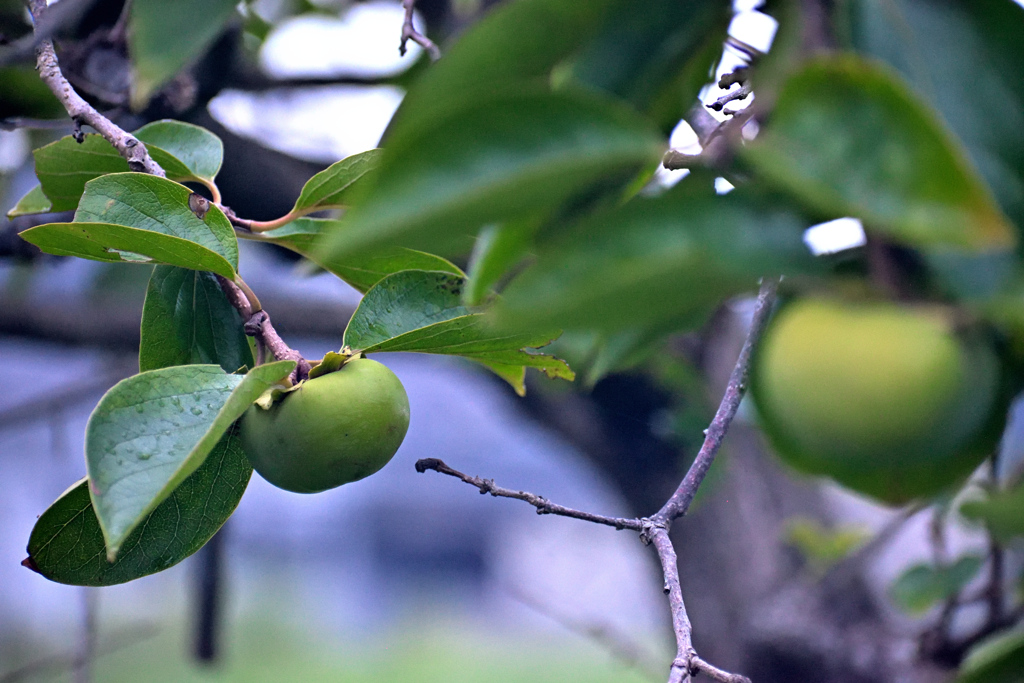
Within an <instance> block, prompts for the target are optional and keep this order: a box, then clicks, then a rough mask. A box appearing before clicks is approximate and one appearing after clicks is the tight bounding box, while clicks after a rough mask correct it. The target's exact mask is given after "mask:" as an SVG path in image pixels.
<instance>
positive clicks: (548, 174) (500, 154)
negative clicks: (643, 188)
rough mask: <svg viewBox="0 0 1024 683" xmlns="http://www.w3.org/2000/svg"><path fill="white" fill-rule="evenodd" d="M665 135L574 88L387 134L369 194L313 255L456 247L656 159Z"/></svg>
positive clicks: (526, 94)
mask: <svg viewBox="0 0 1024 683" xmlns="http://www.w3.org/2000/svg"><path fill="white" fill-rule="evenodd" d="M664 145H665V141H664V140H663V138H662V137H661V135H660V134H658V133H657V131H655V130H653V129H652V128H651V127H650V125H649V123H648V122H647V121H645V120H643V119H641V118H639V117H638V116H637V115H636V114H635V113H634V112H631V111H629V110H626V109H624V108H622V107H620V106H619V105H617V104H615V103H612V102H608V101H605V100H603V99H600V98H596V97H592V96H589V95H583V94H580V93H557V94H552V93H548V92H544V91H542V90H535V89H530V90H517V91H514V92H511V93H504V94H502V95H500V96H496V97H492V98H487V99H484V100H481V101H478V102H475V103H474V104H473V105H472V106H469V107H467V108H463V109H461V110H459V111H458V112H457V113H455V114H454V115H452V116H450V117H448V118H445V119H443V120H441V121H439V122H437V123H436V124H435V125H433V126H429V127H425V128H424V129H422V130H420V131H419V134H418V135H415V136H406V137H403V138H401V141H399V140H398V139H395V140H394V141H393V142H392V144H391V146H389V147H388V148H386V149H385V150H384V154H383V158H382V161H381V168H380V170H379V172H378V173H377V174H376V180H375V184H374V185H373V187H372V188H371V189H370V191H369V194H368V196H366V197H365V198H363V199H362V201H361V202H360V203H358V204H357V205H356V206H355V207H353V208H352V209H350V210H349V213H348V214H346V216H345V218H344V219H343V220H342V222H341V223H342V224H341V226H340V228H339V229H337V230H335V231H333V232H332V233H330V234H329V235H327V236H326V237H325V240H324V243H323V245H322V251H321V252H320V253H321V255H322V256H321V258H328V257H335V258H341V257H344V256H348V255H351V254H358V253H361V252H367V251H373V250H375V249H380V248H382V247H384V246H404V247H409V248H413V249H420V248H422V249H429V250H430V251H434V252H439V253H444V252H446V251H453V250H465V249H467V248H468V247H469V236H471V235H473V234H475V233H476V232H477V230H478V229H479V228H480V227H481V226H482V225H485V224H487V223H492V222H504V221H508V220H514V219H517V218H522V217H527V216H530V215H533V214H535V213H536V212H537V211H539V210H543V209H545V208H548V207H551V206H553V205H555V204H558V203H559V202H561V201H562V200H564V199H566V198H568V197H570V196H571V195H573V194H574V193H576V192H579V191H580V190H582V189H583V188H586V187H588V186H590V185H592V184H593V183H595V182H597V181H599V180H600V179H602V178H607V177H609V176H618V175H621V174H623V173H629V172H632V171H636V170H639V169H640V168H641V167H643V166H644V165H647V164H653V163H655V162H656V161H657V159H658V158H659V156H660V154H661V153H662V152H663V151H664Z"/></svg>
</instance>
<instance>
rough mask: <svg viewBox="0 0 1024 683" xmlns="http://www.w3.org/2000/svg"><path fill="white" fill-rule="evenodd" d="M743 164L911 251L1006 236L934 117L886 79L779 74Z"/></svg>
mask: <svg viewBox="0 0 1024 683" xmlns="http://www.w3.org/2000/svg"><path fill="white" fill-rule="evenodd" d="M745 156H746V158H747V159H748V161H749V162H750V163H752V164H753V165H754V167H755V168H756V169H757V170H758V171H759V172H760V173H761V174H762V175H764V176H765V177H767V178H769V179H771V180H772V181H773V182H775V183H776V184H778V185H779V186H780V187H782V188H785V189H786V190H787V191H789V192H790V193H792V194H793V196H795V197H798V198H799V199H800V200H801V201H803V202H805V203H806V204H807V205H808V206H809V207H812V208H813V209H815V210H817V211H820V212H822V213H823V214H825V215H832V216H842V215H851V216H856V217H858V218H860V219H862V220H863V221H864V223H865V224H866V225H867V226H868V228H869V229H872V230H877V231H879V232H884V233H885V234H887V235H889V236H890V237H892V238H893V239H894V240H897V241H899V242H902V243H904V244H907V245H911V246H922V247H927V246H946V247H961V248H969V249H974V250H978V251H985V250H998V249H1005V248H1009V247H1012V246H1014V244H1015V242H1016V235H1015V233H1014V230H1013V229H1012V227H1011V225H1010V224H1009V222H1008V221H1007V220H1006V218H1005V216H1003V214H1002V213H1001V211H1000V210H999V207H998V206H997V205H996V203H995V201H994V200H993V198H992V196H991V194H990V193H989V191H988V189H987V187H986V186H985V184H984V183H983V182H982V180H981V178H980V177H979V176H978V174H977V173H976V172H975V170H974V169H973V167H972V166H971V164H970V163H969V161H968V160H967V158H966V156H965V155H964V154H963V153H962V151H961V149H960V147H959V146H958V144H957V143H956V141H955V140H954V138H953V137H952V136H951V135H950V133H949V132H948V131H947V130H946V129H945V127H944V126H943V124H942V122H941V121H940V120H939V118H938V117H937V116H935V115H934V113H933V112H932V111H931V110H930V109H929V108H928V107H927V106H926V105H925V104H923V103H922V102H921V101H920V100H919V99H918V98H917V97H916V96H915V95H914V94H913V93H912V92H911V91H910V90H909V89H908V88H907V87H906V86H905V85H904V84H903V83H902V82H901V81H900V79H899V78H897V77H896V76H895V75H894V74H892V73H890V72H889V71H887V70H884V69H881V68H879V67H878V66H876V65H873V64H871V63H869V62H866V61H863V60H860V59H857V58H854V57H843V58H831V59H819V60H817V61H815V62H812V63H810V64H808V65H807V66H806V67H804V68H803V69H802V70H801V71H799V72H797V73H796V74H794V75H793V76H791V77H790V78H789V80H788V81H787V82H786V83H785V85H784V86H783V88H782V90H781V92H780V93H779V98H778V102H777V104H776V107H775V109H774V111H773V113H772V116H771V118H770V119H769V121H768V123H767V125H765V127H764V128H763V129H762V132H761V134H760V135H759V136H758V138H757V141H756V142H755V143H753V144H751V145H749V146H748V147H747V148H746V153H745Z"/></svg>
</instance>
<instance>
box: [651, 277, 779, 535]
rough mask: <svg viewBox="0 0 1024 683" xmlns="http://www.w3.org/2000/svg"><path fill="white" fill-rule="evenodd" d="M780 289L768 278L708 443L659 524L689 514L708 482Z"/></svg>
mask: <svg viewBox="0 0 1024 683" xmlns="http://www.w3.org/2000/svg"><path fill="white" fill-rule="evenodd" d="M778 286H779V281H778V280H777V279H774V278H773V279H766V280H764V281H763V282H762V283H761V289H760V291H759V292H758V294H757V303H756V304H755V306H754V316H753V319H752V320H751V323H750V331H749V332H748V333H747V339H746V341H744V342H743V348H742V349H740V355H739V358H737V359H736V366H735V367H734V368H733V371H732V374H731V375H730V376H729V383H728V384H727V385H726V388H725V395H724V396H723V397H722V402H721V403H720V404H719V406H718V411H717V412H716V413H715V418H714V419H713V420H712V421H711V425H710V426H709V427H708V429H707V431H706V432H705V437H704V443H703V445H702V446H701V448H700V451H699V452H698V453H697V457H696V458H695V459H694V461H693V464H692V465H690V469H689V471H688V472H687V473H686V476H685V477H683V481H682V482H680V484H679V487H678V488H677V489H676V491H675V493H673V494H672V497H671V498H669V499H668V501H666V502H665V504H664V505H663V506H662V507H661V509H660V510H658V512H657V513H656V514H655V515H654V516H653V517H651V521H652V522H653V523H655V524H656V525H660V524H664V525H668V524H671V523H672V520H674V519H676V518H678V517H682V516H683V515H685V514H686V511H687V510H689V509H690V504H691V503H692V502H693V497H694V496H695V495H697V489H698V488H700V485H701V482H703V481H704V477H705V475H707V473H708V469H709V468H710V467H711V463H713V462H714V461H715V456H716V455H717V454H718V450H719V449H720V448H721V447H722V440H723V439H725V435H726V432H728V430H729V426H730V425H731V424H732V420H733V418H734V417H736V411H737V410H739V407H740V401H742V400H743V395H744V394H745V393H746V390H747V377H748V375H749V374H750V358H751V355H752V354H753V352H754V349H755V348H756V347H757V344H758V342H759V341H760V339H761V335H762V334H763V333H764V330H765V328H766V327H767V326H768V320H769V319H770V318H771V313H772V308H773V307H774V305H775V297H776V292H777V290H778Z"/></svg>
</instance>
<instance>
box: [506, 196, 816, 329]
mask: <svg viewBox="0 0 1024 683" xmlns="http://www.w3.org/2000/svg"><path fill="white" fill-rule="evenodd" d="M807 224H808V221H807V220H806V219H805V218H804V217H803V216H801V215H800V214H799V213H797V212H796V211H794V210H792V209H791V208H790V207H788V206H787V205H785V204H782V203H779V202H778V201H777V200H775V199H773V198H770V197H765V196H762V195H760V194H753V193H748V192H746V191H745V190H734V191H733V192H731V193H730V194H728V195H724V196H716V195H708V194H706V193H704V192H703V191H700V192H695V191H694V190H693V189H692V188H691V187H690V184H689V183H687V182H686V181H683V182H682V183H680V184H679V185H678V186H676V187H675V188H673V190H671V191H670V192H668V193H666V194H664V195H662V196H660V197H657V198H653V199H652V198H645V197H638V198H636V199H634V200H632V201H630V202H629V203H628V204H626V205H624V206H622V207H621V208H618V209H614V210H612V211H608V212H606V213H603V214H598V215H595V216H593V217H592V218H589V219H586V220H584V221H583V222H582V223H581V224H579V225H577V226H575V227H574V228H573V229H572V230H570V231H568V232H566V233H564V234H561V235H559V236H557V237H556V238H554V239H552V240H550V241H548V242H546V243H543V244H539V245H538V247H537V251H538V254H539V255H538V260H537V263H536V265H534V266H533V267H531V268H530V269H528V270H527V271H525V272H524V273H523V274H522V275H521V276H519V277H518V278H517V279H516V280H514V281H513V282H512V283H511V284H510V285H509V286H508V288H506V290H505V292H504V294H503V296H504V298H503V300H502V301H501V302H499V303H498V305H497V306H496V307H495V311H494V313H495V317H496V319H497V320H496V322H497V323H498V324H499V325H500V326H502V327H504V326H505V325H515V326H531V327H532V326H544V325H561V326H563V327H565V328H571V329H583V330H588V329H594V330H606V331H613V330H618V329H626V328H629V329H634V328H638V327H641V326H659V325H660V326H661V327H662V328H663V329H665V331H666V332H667V331H671V330H673V329H684V328H686V327H689V326H692V325H696V324H699V323H701V322H703V320H704V319H705V316H706V315H708V314H709V313H710V312H711V310H712V309H713V308H714V307H715V306H717V305H718V304H719V303H720V302H721V301H722V299H723V298H725V297H728V296H732V295H735V294H739V293H741V292H743V291H746V290H750V289H753V288H755V287H756V286H757V282H758V280H759V278H761V277H766V276H770V275H777V274H780V273H787V274H791V275H799V274H803V273H814V272H817V271H819V270H820V269H821V268H823V265H822V264H821V263H820V262H818V261H815V259H814V257H812V256H811V254H810V252H809V251H808V250H807V247H806V246H805V245H804V243H803V239H802V235H803V230H804V229H805V228H806V227H807Z"/></svg>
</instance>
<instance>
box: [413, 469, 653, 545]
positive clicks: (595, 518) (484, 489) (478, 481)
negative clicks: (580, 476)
mask: <svg viewBox="0 0 1024 683" xmlns="http://www.w3.org/2000/svg"><path fill="white" fill-rule="evenodd" d="M427 470H434V471H435V472H440V473H441V474H447V475H448V476H451V477H455V478H456V479H461V480H462V481H464V482H466V483H467V484H469V485H470V486H475V487H477V488H478V489H480V493H481V494H484V493H489V494H491V495H492V496H495V497H496V498H515V499H516V500H522V501H526V502H527V503H529V504H530V505H532V506H533V507H535V508H537V514H538V515H559V516H561V517H572V518H574V519H582V520H583V521H585V522H594V523H595V524H604V525H605V526H610V527H615V528H616V529H632V530H633V531H641V530H642V529H643V524H642V523H641V522H640V520H639V519H626V518H623V517H605V516H604V515H595V514H591V513H589V512H581V511H580V510H573V509H572V508H567V507H565V506H564V505H556V504H555V503H552V502H551V501H550V500H548V499H547V498H545V497H543V496H538V495H536V494H533V493H527V492H526V491H513V490H512V489H506V488H502V487H501V486H497V485H495V483H494V480H492V479H482V478H480V477H471V476H469V475H468V474H463V473H462V472H459V471H458V470H455V469H452V468H451V467H449V466H448V465H446V464H445V463H444V461H442V460H438V459H437V458H423V459H422V460H417V461H416V471H417V472H419V473H421V474H422V473H423V472H426V471H427Z"/></svg>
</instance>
